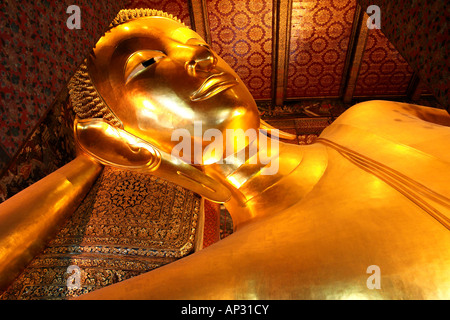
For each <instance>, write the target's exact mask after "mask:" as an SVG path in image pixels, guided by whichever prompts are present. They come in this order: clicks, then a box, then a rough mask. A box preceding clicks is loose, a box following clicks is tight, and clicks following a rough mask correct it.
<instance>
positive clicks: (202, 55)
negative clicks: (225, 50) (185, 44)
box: [186, 44, 217, 75]
mask: <svg viewBox="0 0 450 320" xmlns="http://www.w3.org/2000/svg"><path fill="white" fill-rule="evenodd" d="M216 64H217V56H216V55H215V54H214V52H213V51H212V50H211V48H210V47H209V46H208V45H207V44H196V45H193V46H192V55H191V57H190V59H189V61H188V62H186V69H187V71H188V73H189V74H191V75H195V73H196V72H197V71H206V72H208V71H211V70H212V69H213V68H214V67H215V66H216Z"/></svg>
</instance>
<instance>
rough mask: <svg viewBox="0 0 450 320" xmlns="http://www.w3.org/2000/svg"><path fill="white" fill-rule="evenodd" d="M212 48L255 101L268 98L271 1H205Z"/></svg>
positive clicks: (269, 87)
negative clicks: (230, 68)
mask: <svg viewBox="0 0 450 320" xmlns="http://www.w3.org/2000/svg"><path fill="white" fill-rule="evenodd" d="M207 9H208V18H209V26H210V29H211V39H212V48H213V49H214V50H215V51H216V52H217V54H218V55H219V56H221V57H222V58H223V59H224V60H225V61H226V62H227V63H228V64H229V65H230V66H231V67H232V68H233V69H234V70H235V71H236V73H237V74H238V75H239V76H240V77H241V79H242V81H243V82H244V83H245V84H246V86H247V88H248V89H249V91H250V92H251V93H252V95H253V97H254V98H255V99H270V98H271V75H272V1H265V0H234V1H233V0H209V1H207Z"/></svg>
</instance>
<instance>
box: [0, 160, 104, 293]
mask: <svg viewBox="0 0 450 320" xmlns="http://www.w3.org/2000/svg"><path fill="white" fill-rule="evenodd" d="M101 169H102V166H101V165H100V164H98V163H97V162H94V161H93V160H91V159H90V158H88V157H87V156H84V155H80V156H78V157H77V158H76V159H75V160H73V161H71V162H70V163H68V164H67V165H65V166H64V167H62V168H60V169H59V170H57V171H55V172H53V173H51V174H50V175H48V176H47V177H45V178H43V179H42V180H40V181H38V182H36V183H35V184H33V185H31V186H30V187H28V188H26V189H25V190H23V191H22V192H20V193H18V194H16V195H15V196H13V197H11V198H10V199H8V200H6V201H5V202H3V203H2V204H1V205H0V275H1V277H0V291H1V290H3V289H6V287H7V286H8V285H9V284H10V282H11V281H12V280H13V279H14V278H15V277H16V276H17V275H18V274H19V273H20V272H21V271H22V269H23V268H24V267H25V266H26V265H27V264H28V263H29V262H30V261H31V259H32V258H33V257H34V256H35V255H36V254H37V253H39V252H40V251H41V250H42V249H44V247H45V245H46V242H47V241H48V240H49V238H50V237H51V236H52V235H54V233H55V232H56V231H57V230H58V228H59V227H60V224H61V223H62V222H63V221H65V219H66V218H67V217H68V216H69V215H70V214H71V213H73V211H74V210H75V209H76V208H77V207H78V205H79V204H80V202H81V201H82V199H83V198H84V196H85V195H86V193H87V192H88V191H89V189H90V188H91V186H92V184H93V183H94V181H95V179H96V178H97V176H98V174H99V173H100V171H101Z"/></svg>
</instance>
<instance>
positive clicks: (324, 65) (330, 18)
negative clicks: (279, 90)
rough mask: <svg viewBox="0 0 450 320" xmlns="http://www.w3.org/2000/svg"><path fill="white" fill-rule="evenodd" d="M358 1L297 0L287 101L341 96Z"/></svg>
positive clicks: (293, 13) (291, 41)
mask: <svg viewBox="0 0 450 320" xmlns="http://www.w3.org/2000/svg"><path fill="white" fill-rule="evenodd" d="M355 9H356V1H355V0H320V1H319V0H294V1H293V5H292V20H291V39H290V57H289V66H288V79H287V88H286V97H288V98H296V97H318V96H324V97H329V96H338V95H339V88H340V85H341V79H342V73H343V70H344V65H345V59H346V56H347V49H348V43H349V40H350V34H351V29H352V24H353V17H354V14H355Z"/></svg>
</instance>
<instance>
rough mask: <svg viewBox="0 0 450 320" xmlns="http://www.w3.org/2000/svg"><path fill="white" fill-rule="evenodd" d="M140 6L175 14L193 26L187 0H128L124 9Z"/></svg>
mask: <svg viewBox="0 0 450 320" xmlns="http://www.w3.org/2000/svg"><path fill="white" fill-rule="evenodd" d="M139 8H148V9H156V10H162V11H164V12H167V13H169V14H172V15H174V16H175V17H177V18H178V19H180V20H181V21H183V22H184V24H185V25H187V26H188V27H190V26H191V20H190V17H189V6H188V1H186V0H128V1H126V2H125V6H124V8H123V9H139Z"/></svg>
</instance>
